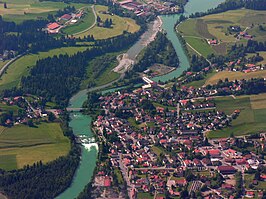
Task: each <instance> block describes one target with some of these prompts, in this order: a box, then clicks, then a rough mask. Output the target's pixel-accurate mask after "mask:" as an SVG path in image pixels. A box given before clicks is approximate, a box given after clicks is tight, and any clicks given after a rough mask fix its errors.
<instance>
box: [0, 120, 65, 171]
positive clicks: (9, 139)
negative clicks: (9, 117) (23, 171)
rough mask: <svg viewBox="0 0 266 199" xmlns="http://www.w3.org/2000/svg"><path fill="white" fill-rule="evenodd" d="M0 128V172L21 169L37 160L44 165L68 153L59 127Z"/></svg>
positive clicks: (41, 125)
mask: <svg viewBox="0 0 266 199" xmlns="http://www.w3.org/2000/svg"><path fill="white" fill-rule="evenodd" d="M0 128H1V129H0V130H1V131H0V146H1V147H0V168H3V169H7V170H12V169H17V168H23V166H25V165H27V164H29V165H32V164H33V163H34V162H37V161H40V160H41V161H42V162H44V163H46V162H49V161H52V160H54V159H56V158H58V157H59V156H64V155H66V154H67V153H68V151H69V149H70V142H69V140H68V138H67V137H64V135H63V132H62V130H61V128H60V125H59V123H41V124H40V125H38V126H37V127H28V126H26V125H16V126H14V127H12V128H5V127H2V126H1V127H0Z"/></svg>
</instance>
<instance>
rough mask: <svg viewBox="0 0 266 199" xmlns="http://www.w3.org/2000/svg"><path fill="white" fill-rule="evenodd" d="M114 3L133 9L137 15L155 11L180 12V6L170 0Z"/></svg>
mask: <svg viewBox="0 0 266 199" xmlns="http://www.w3.org/2000/svg"><path fill="white" fill-rule="evenodd" d="M115 3H118V4H119V5H120V6H121V7H122V8H124V9H126V10H130V11H133V12H134V13H135V14H136V15H137V16H148V15H151V14H152V13H154V12H155V11H156V12H158V13H161V14H166V13H168V14H169V13H178V12H180V8H179V7H178V6H177V5H175V4H173V3H171V2H160V1H154V0H149V1H146V2H144V1H134V0H124V1H115Z"/></svg>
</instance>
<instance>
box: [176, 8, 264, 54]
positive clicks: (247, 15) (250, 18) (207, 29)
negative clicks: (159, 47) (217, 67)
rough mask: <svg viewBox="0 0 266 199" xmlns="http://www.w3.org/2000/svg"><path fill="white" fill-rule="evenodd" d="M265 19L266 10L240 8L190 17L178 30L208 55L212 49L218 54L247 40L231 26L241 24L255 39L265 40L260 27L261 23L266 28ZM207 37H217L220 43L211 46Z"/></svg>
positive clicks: (187, 40) (189, 41) (202, 52)
mask: <svg viewBox="0 0 266 199" xmlns="http://www.w3.org/2000/svg"><path fill="white" fill-rule="evenodd" d="M225 19H226V20H225ZM265 21H266V11H255V10H247V9H239V10H233V11H227V12H223V13H219V14H213V15H207V16H204V17H201V18H197V19H188V20H187V21H185V22H183V23H181V24H180V25H179V26H178V27H177V30H178V31H179V32H180V33H181V35H182V36H183V37H184V39H185V40H186V42H187V43H189V44H190V45H191V46H192V47H193V48H195V49H196V50H197V51H198V52H200V53H201V54H202V55H204V56H205V57H206V54H207V53H211V50H212V51H213V52H214V53H216V54H226V50H227V48H228V47H229V46H231V45H232V44H234V43H236V42H237V43H246V42H247V40H245V39H241V40H237V39H236V38H235V33H233V32H230V31H229V30H228V27H229V26H240V28H241V30H242V31H244V30H246V31H247V32H248V33H249V34H251V35H253V36H254V39H255V40H257V41H265V39H266V34H265V31H261V30H260V29H259V25H262V26H263V27H265V28H266V25H265V23H264V22H265ZM206 39H217V40H218V41H219V42H220V44H219V45H215V46H210V45H208V44H207V42H206ZM210 49H211V50H210Z"/></svg>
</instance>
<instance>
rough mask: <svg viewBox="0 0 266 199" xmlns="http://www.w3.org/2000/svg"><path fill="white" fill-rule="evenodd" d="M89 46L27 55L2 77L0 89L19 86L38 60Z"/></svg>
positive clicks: (75, 51) (70, 52)
mask: <svg viewBox="0 0 266 199" xmlns="http://www.w3.org/2000/svg"><path fill="white" fill-rule="evenodd" d="M86 49H87V47H63V48H57V49H53V50H50V51H48V52H39V53H37V54H29V55H25V56H23V57H21V58H19V59H18V60H16V61H15V62H13V63H12V64H11V65H10V66H9V67H8V69H7V70H6V72H5V74H3V76H2V77H1V79H0V90H3V89H7V88H12V87H15V86H18V85H19V83H20V79H21V77H22V76H24V75H27V74H28V73H29V71H30V69H31V67H33V66H34V65H35V63H36V61H37V60H39V59H43V58H47V57H49V56H51V57H52V56H55V55H60V54H69V55H72V54H75V53H77V52H78V51H84V50H86Z"/></svg>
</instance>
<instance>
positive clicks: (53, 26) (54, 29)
mask: <svg viewBox="0 0 266 199" xmlns="http://www.w3.org/2000/svg"><path fill="white" fill-rule="evenodd" d="M60 27H61V26H60V25H59V24H58V23H56V22H55V23H49V24H48V25H47V31H48V33H51V34H53V33H58V32H59V29H60Z"/></svg>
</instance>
